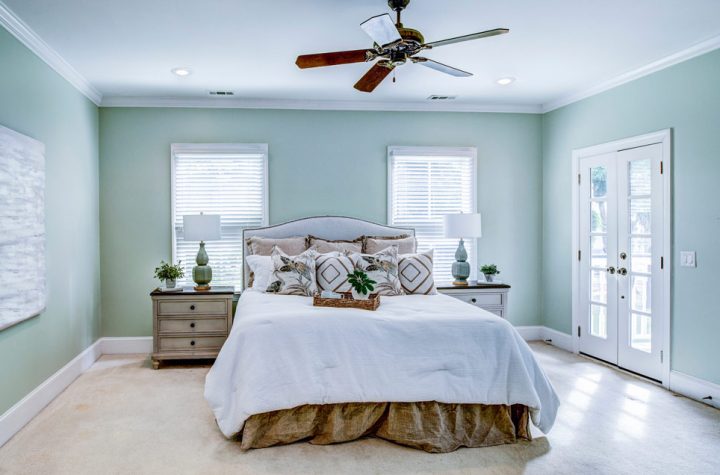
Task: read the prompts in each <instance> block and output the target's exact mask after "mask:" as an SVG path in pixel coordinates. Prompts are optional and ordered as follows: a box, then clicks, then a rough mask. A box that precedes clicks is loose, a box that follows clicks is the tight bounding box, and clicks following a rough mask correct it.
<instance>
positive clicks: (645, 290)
mask: <svg viewBox="0 0 720 475" xmlns="http://www.w3.org/2000/svg"><path fill="white" fill-rule="evenodd" d="M662 147H663V145H662V144H653V145H646V146H642V147H637V148H631V149H628V150H620V151H616V152H611V153H605V154H601V155H596V156H591V157H585V158H580V159H579V187H580V192H579V195H578V196H579V203H578V205H579V206H578V210H579V213H580V214H579V219H578V224H579V227H580V229H579V233H578V236H579V239H580V242H579V250H580V254H579V256H578V258H579V259H580V265H579V278H580V281H579V291H580V296H579V308H580V315H579V316H580V320H579V328H578V335H579V350H580V351H581V352H582V353H586V354H588V355H590V356H594V357H596V358H599V359H602V360H604V361H606V362H608V363H612V364H615V365H618V366H620V367H622V368H625V369H628V370H630V371H633V372H636V373H639V374H642V375H644V376H647V377H649V378H653V379H656V380H661V379H662V369H663V364H662V358H663V345H664V343H665V342H664V341H663V325H664V324H665V323H664V322H665V320H664V319H666V318H668V316H667V315H665V314H664V309H663V292H664V291H665V289H664V288H663V285H664V279H663V277H662V272H663V270H664V269H663V267H664V262H663V261H664V258H663V256H662V252H663V248H664V247H663V246H664V242H663V241H664V239H666V236H664V235H663V233H664V229H665V226H664V223H663V219H664V212H663V207H664V206H665V205H664V196H663V193H664V191H663V179H662V175H661V173H662V169H661V167H662V162H661V160H662Z"/></svg>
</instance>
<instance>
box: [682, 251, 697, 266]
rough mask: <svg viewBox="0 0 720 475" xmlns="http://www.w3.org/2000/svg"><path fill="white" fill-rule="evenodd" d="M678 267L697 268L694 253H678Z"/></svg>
mask: <svg viewBox="0 0 720 475" xmlns="http://www.w3.org/2000/svg"><path fill="white" fill-rule="evenodd" d="M680 266H682V267H697V262H696V261H695V251H680Z"/></svg>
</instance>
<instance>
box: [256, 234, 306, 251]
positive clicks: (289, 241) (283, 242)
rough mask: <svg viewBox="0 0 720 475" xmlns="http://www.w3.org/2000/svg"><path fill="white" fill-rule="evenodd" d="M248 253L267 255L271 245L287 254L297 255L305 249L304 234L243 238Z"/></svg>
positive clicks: (271, 247) (271, 248)
mask: <svg viewBox="0 0 720 475" xmlns="http://www.w3.org/2000/svg"><path fill="white" fill-rule="evenodd" d="M245 242H246V244H247V247H248V249H249V250H250V254H253V255H256V256H269V255H271V254H272V250H273V247H275V246H277V247H279V248H280V250H281V251H283V252H284V253H285V254H287V255H289V256H297V255H299V254H302V253H303V252H304V251H306V250H307V242H306V239H305V237H304V236H297V237H290V238H263V237H257V236H253V237H250V238H247V239H246V240H245Z"/></svg>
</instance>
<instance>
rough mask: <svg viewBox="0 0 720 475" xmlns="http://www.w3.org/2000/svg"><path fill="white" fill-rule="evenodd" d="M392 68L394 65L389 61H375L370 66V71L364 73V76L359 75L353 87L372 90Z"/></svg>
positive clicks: (366, 90)
mask: <svg viewBox="0 0 720 475" xmlns="http://www.w3.org/2000/svg"><path fill="white" fill-rule="evenodd" d="M393 69H395V66H393V65H392V63H390V62H382V61H380V62H377V63H375V65H374V66H373V67H372V68H370V71H368V72H367V73H365V76H363V77H361V78H360V80H359V81H358V82H357V83H356V84H355V89H357V90H358V91H362V92H373V91H374V90H375V88H376V87H378V86H379V85H380V83H381V82H383V79H385V78H386V77H387V76H388V74H390V72H391V71H392V70H393Z"/></svg>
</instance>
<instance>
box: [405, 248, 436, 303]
mask: <svg viewBox="0 0 720 475" xmlns="http://www.w3.org/2000/svg"><path fill="white" fill-rule="evenodd" d="M398 274H399V275H400V284H401V285H402V288H403V290H404V291H405V293H406V294H408V295H412V294H424V295H434V294H436V293H437V289H436V288H435V280H434V279H433V250H432V249H430V250H429V251H426V252H420V253H417V254H401V255H399V256H398Z"/></svg>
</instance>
